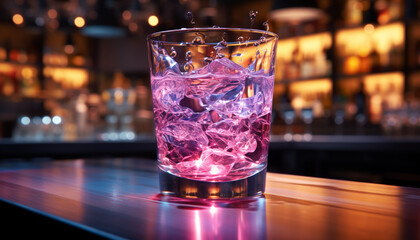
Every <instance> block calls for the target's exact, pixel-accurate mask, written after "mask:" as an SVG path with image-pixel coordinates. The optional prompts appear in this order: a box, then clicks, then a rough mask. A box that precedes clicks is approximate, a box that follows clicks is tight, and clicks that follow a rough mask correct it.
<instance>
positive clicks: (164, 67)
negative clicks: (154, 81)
mask: <svg viewBox="0 0 420 240" xmlns="http://www.w3.org/2000/svg"><path fill="white" fill-rule="evenodd" d="M156 60H157V69H156V75H157V76H164V75H167V74H170V73H175V74H180V73H181V71H180V70H179V65H178V63H177V62H176V61H175V60H173V59H172V58H171V57H170V56H169V55H167V54H162V53H161V54H159V55H158V56H157V59H156Z"/></svg>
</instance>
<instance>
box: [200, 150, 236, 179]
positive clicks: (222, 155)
mask: <svg viewBox="0 0 420 240" xmlns="http://www.w3.org/2000/svg"><path fill="white" fill-rule="evenodd" d="M236 159H237V156H235V155H234V154H232V153H229V152H226V151H222V150H219V149H211V148H208V149H206V150H204V151H203V154H202V155H201V160H202V163H201V165H200V170H201V173H207V174H209V175H211V176H226V175H228V174H229V171H230V169H231V168H232V166H233V165H234V164H235V162H236Z"/></svg>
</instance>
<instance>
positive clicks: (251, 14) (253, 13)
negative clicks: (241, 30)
mask: <svg viewBox="0 0 420 240" xmlns="http://www.w3.org/2000/svg"><path fill="white" fill-rule="evenodd" d="M257 14H258V11H255V10H251V11H249V20H250V21H251V27H250V28H252V27H253V26H254V21H255V18H256V17H257Z"/></svg>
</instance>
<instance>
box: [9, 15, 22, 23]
mask: <svg viewBox="0 0 420 240" xmlns="http://www.w3.org/2000/svg"><path fill="white" fill-rule="evenodd" d="M12 20H13V22H14V23H15V24H16V25H21V24H22V23H23V17H22V15H20V14H19V13H16V14H15V15H13V18H12Z"/></svg>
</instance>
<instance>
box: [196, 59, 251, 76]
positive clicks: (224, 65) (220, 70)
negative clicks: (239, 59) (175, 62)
mask: <svg viewBox="0 0 420 240" xmlns="http://www.w3.org/2000/svg"><path fill="white" fill-rule="evenodd" d="M245 72H246V71H245V68H243V67H242V66H241V65H239V64H237V63H235V62H234V61H232V60H230V59H227V58H218V59H215V60H213V61H212V62H211V63H210V64H208V65H206V66H205V67H202V68H200V69H198V70H196V71H195V73H197V74H207V73H210V74H214V75H235V74H244V73H245Z"/></svg>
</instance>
